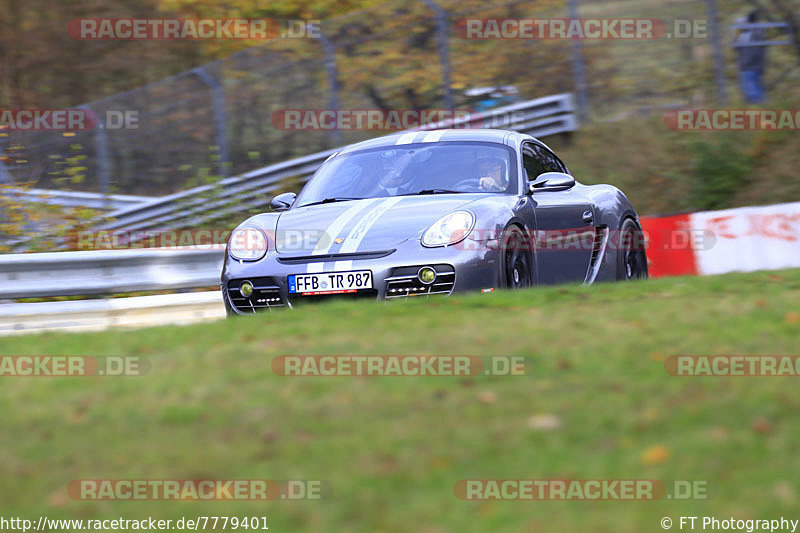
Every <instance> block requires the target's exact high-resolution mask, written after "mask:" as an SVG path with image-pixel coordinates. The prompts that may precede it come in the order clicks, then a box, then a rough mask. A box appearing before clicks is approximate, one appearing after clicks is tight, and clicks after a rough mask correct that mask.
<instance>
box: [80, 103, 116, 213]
mask: <svg viewBox="0 0 800 533" xmlns="http://www.w3.org/2000/svg"><path fill="white" fill-rule="evenodd" d="M79 109H85V110H86V111H88V112H89V113H91V114H93V115H95V116H96V117H97V126H95V128H96V129H95V133H94V152H95V157H96V158H97V182H98V184H99V185H100V192H101V193H102V194H104V195H106V197H108V195H109V194H110V193H111V175H110V172H109V169H110V165H109V161H108V157H109V156H108V137H106V136H107V135H108V133H107V132H106V123H105V121H104V120H103V117H102V116H100V114H99V113H95V112H94V110H93V109H92V108H91V107H89V106H88V105H82V106H79ZM106 200H108V198H106ZM107 207H108V206H107Z"/></svg>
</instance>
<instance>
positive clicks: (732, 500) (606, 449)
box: [0, 270, 800, 533]
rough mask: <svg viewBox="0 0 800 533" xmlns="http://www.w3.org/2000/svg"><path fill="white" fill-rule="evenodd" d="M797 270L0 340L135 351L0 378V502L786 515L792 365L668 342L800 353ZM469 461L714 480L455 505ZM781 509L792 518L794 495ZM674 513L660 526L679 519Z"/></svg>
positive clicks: (348, 513) (583, 519) (315, 510)
mask: <svg viewBox="0 0 800 533" xmlns="http://www.w3.org/2000/svg"><path fill="white" fill-rule="evenodd" d="M799 302H800V271H798V270H794V271H784V272H775V273H756V274H748V275H744V274H734V275H727V276H721V277H709V278H675V279H661V280H654V281H648V282H644V283H638V284H624V285H603V286H596V287H593V288H590V289H583V288H579V287H556V288H546V289H537V290H532V291H528V292H521V293H515V294H492V295H485V296H479V295H475V296H471V297H465V298H453V299H448V300H438V301H431V302H427V303H426V302H422V301H410V302H406V303H397V304H391V305H378V304H374V303H357V304H346V303H332V304H330V305H321V306H312V307H305V308H303V309H300V310H297V311H294V312H284V313H273V314H271V315H268V316H258V317H255V318H252V319H249V318H247V319H240V320H230V321H222V322H218V323H211V324H203V325H197V326H191V327H161V328H154V329H146V330H140V331H127V332H106V333H92V334H43V335H36V336H23V337H14V338H3V339H0V354H3V355H31V354H63V355H138V356H145V357H147V358H149V359H150V361H151V363H152V369H151V371H150V373H149V374H148V375H146V376H143V377H127V378H111V377H105V378H102V377H98V378H36V379H30V378H29V379H26V378H0V407H1V408H2V412H3V413H4V415H3V419H2V422H0V474H2V475H0V499H2V502H3V513H4V514H5V515H19V516H23V517H27V518H31V519H35V518H36V517H38V516H39V515H47V516H49V517H50V518H55V517H64V518H117V517H120V516H122V517H125V518H144V517H146V516H148V515H149V516H154V517H157V518H164V519H166V518H172V519H175V518H179V517H181V516H190V517H196V516H198V515H211V516H224V515H228V516H234V515H235V516H245V515H257V516H261V515H266V516H267V517H268V521H269V524H268V525H269V527H270V531H279V532H289V531H354V532H355V531H358V532H361V531H364V532H368V531H369V532H374V531H393V532H394V531H397V532H400V531H417V532H450V531H542V530H545V529H552V530H558V531H580V530H584V531H608V532H612V531H613V532H615V533H619V532H639V531H648V530H649V531H657V530H660V525H659V521H660V520H661V518H662V517H663V516H669V517H672V518H673V520H676V519H677V517H678V516H680V515H694V516H703V515H718V516H720V518H722V517H725V518H727V517H729V516H731V515H732V516H735V517H737V518H775V517H778V516H780V514H781V513H783V514H784V515H786V516H787V517H793V515H792V512H793V511H794V510H796V505H797V501H798V500H797V495H796V490H797V479H798V477H800V462H798V460H797V457H798V451H800V446H799V445H798V441H799V439H798V437H800V427H799V426H798V422H797V417H796V413H797V410H798V408H800V396H798V395H797V381H795V380H794V379H792V378H677V377H671V376H669V375H668V374H667V373H666V372H665V370H664V366H663V361H664V359H665V358H666V357H668V356H670V355H675V354H734V353H743V354H797V353H798V352H797V351H798V345H800V331H799V330H800V303H799ZM286 354H309V355H313V354H470V355H506V356H524V357H527V358H529V361H530V363H531V364H530V365H529V366H530V368H531V372H530V373H529V375H526V376H516V377H486V376H480V377H475V378H468V379H465V378H434V377H430V378H409V377H403V378H345V377H337V378H291V377H280V376H276V375H275V374H274V373H273V372H272V371H271V370H270V362H271V360H272V359H273V358H274V357H276V356H278V355H286ZM83 478H103V479H122V478H135V479H147V478H155V479H209V478H210V479H229V478H239V479H243V478H269V479H322V480H326V481H327V482H328V483H329V484H330V486H331V487H332V491H333V493H332V496H331V498H330V499H328V500H323V501H297V502H287V501H275V502H268V503H252V502H232V503H231V502H225V503H223V502H207V503H205V502H204V503H198V502H125V501H120V502H83V501H75V500H72V499H70V498H69V497H68V495H67V493H66V487H67V485H68V483H69V482H70V481H71V480H73V479H83ZM466 478H623V479H624V478H629V479H630V478H647V479H692V480H710V481H711V482H712V483H713V484H714V485H715V486H716V487H717V490H718V494H717V495H716V497H715V498H713V499H711V500H708V501H683V502H679V501H658V502H465V501H461V500H459V499H457V498H456V497H455V496H454V494H453V485H454V483H455V482H456V481H457V480H459V479H466ZM787 513H788V514H787ZM673 527H674V528H676V527H677V523H676V525H675V526H673Z"/></svg>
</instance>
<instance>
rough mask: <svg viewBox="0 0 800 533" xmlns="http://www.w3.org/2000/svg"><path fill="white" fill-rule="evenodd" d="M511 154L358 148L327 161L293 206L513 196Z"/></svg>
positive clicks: (426, 147)
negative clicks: (388, 198) (364, 200)
mask: <svg viewBox="0 0 800 533" xmlns="http://www.w3.org/2000/svg"><path fill="white" fill-rule="evenodd" d="M514 161H515V159H514V152H513V150H511V149H510V148H509V147H507V146H505V145H502V144H497V143H482V142H440V143H431V144H425V143H421V144H409V145H398V146H389V147H382V148H374V149H367V150H360V151H357V152H352V153H346V154H342V155H340V156H337V157H334V158H333V159H330V160H328V161H327V162H326V163H325V164H324V165H323V166H322V167H321V168H320V169H319V170H318V171H317V173H316V174H315V175H314V177H313V178H312V179H311V180H310V181H309V182H308V184H307V185H306V187H305V188H304V189H303V191H302V192H301V193H300V197H299V198H298V201H297V205H298V206H299V207H302V206H306V205H311V204H318V203H325V202H335V201H345V200H353V199H360V198H379V197H386V196H404V195H416V194H458V193H492V194H516V193H517V186H518V184H517V173H516V165H515V164H514Z"/></svg>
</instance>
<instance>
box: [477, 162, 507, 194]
mask: <svg viewBox="0 0 800 533" xmlns="http://www.w3.org/2000/svg"><path fill="white" fill-rule="evenodd" d="M503 166H504V164H503V160H502V159H500V158H495V157H485V158H483V159H480V160H478V164H477V168H478V178H479V184H478V186H479V187H480V189H481V191H483V192H501V191H504V190H506V188H507V187H508V177H507V176H506V175H505V173H504V172H503Z"/></svg>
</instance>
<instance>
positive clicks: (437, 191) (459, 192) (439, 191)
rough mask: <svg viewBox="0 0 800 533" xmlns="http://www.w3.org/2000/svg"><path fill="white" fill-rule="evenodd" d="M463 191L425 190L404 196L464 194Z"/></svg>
mask: <svg viewBox="0 0 800 533" xmlns="http://www.w3.org/2000/svg"><path fill="white" fill-rule="evenodd" d="M462 193H463V191H451V190H450V189H423V190H421V191H417V192H410V193H408V194H404V195H403V196H422V195H425V194H462Z"/></svg>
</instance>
